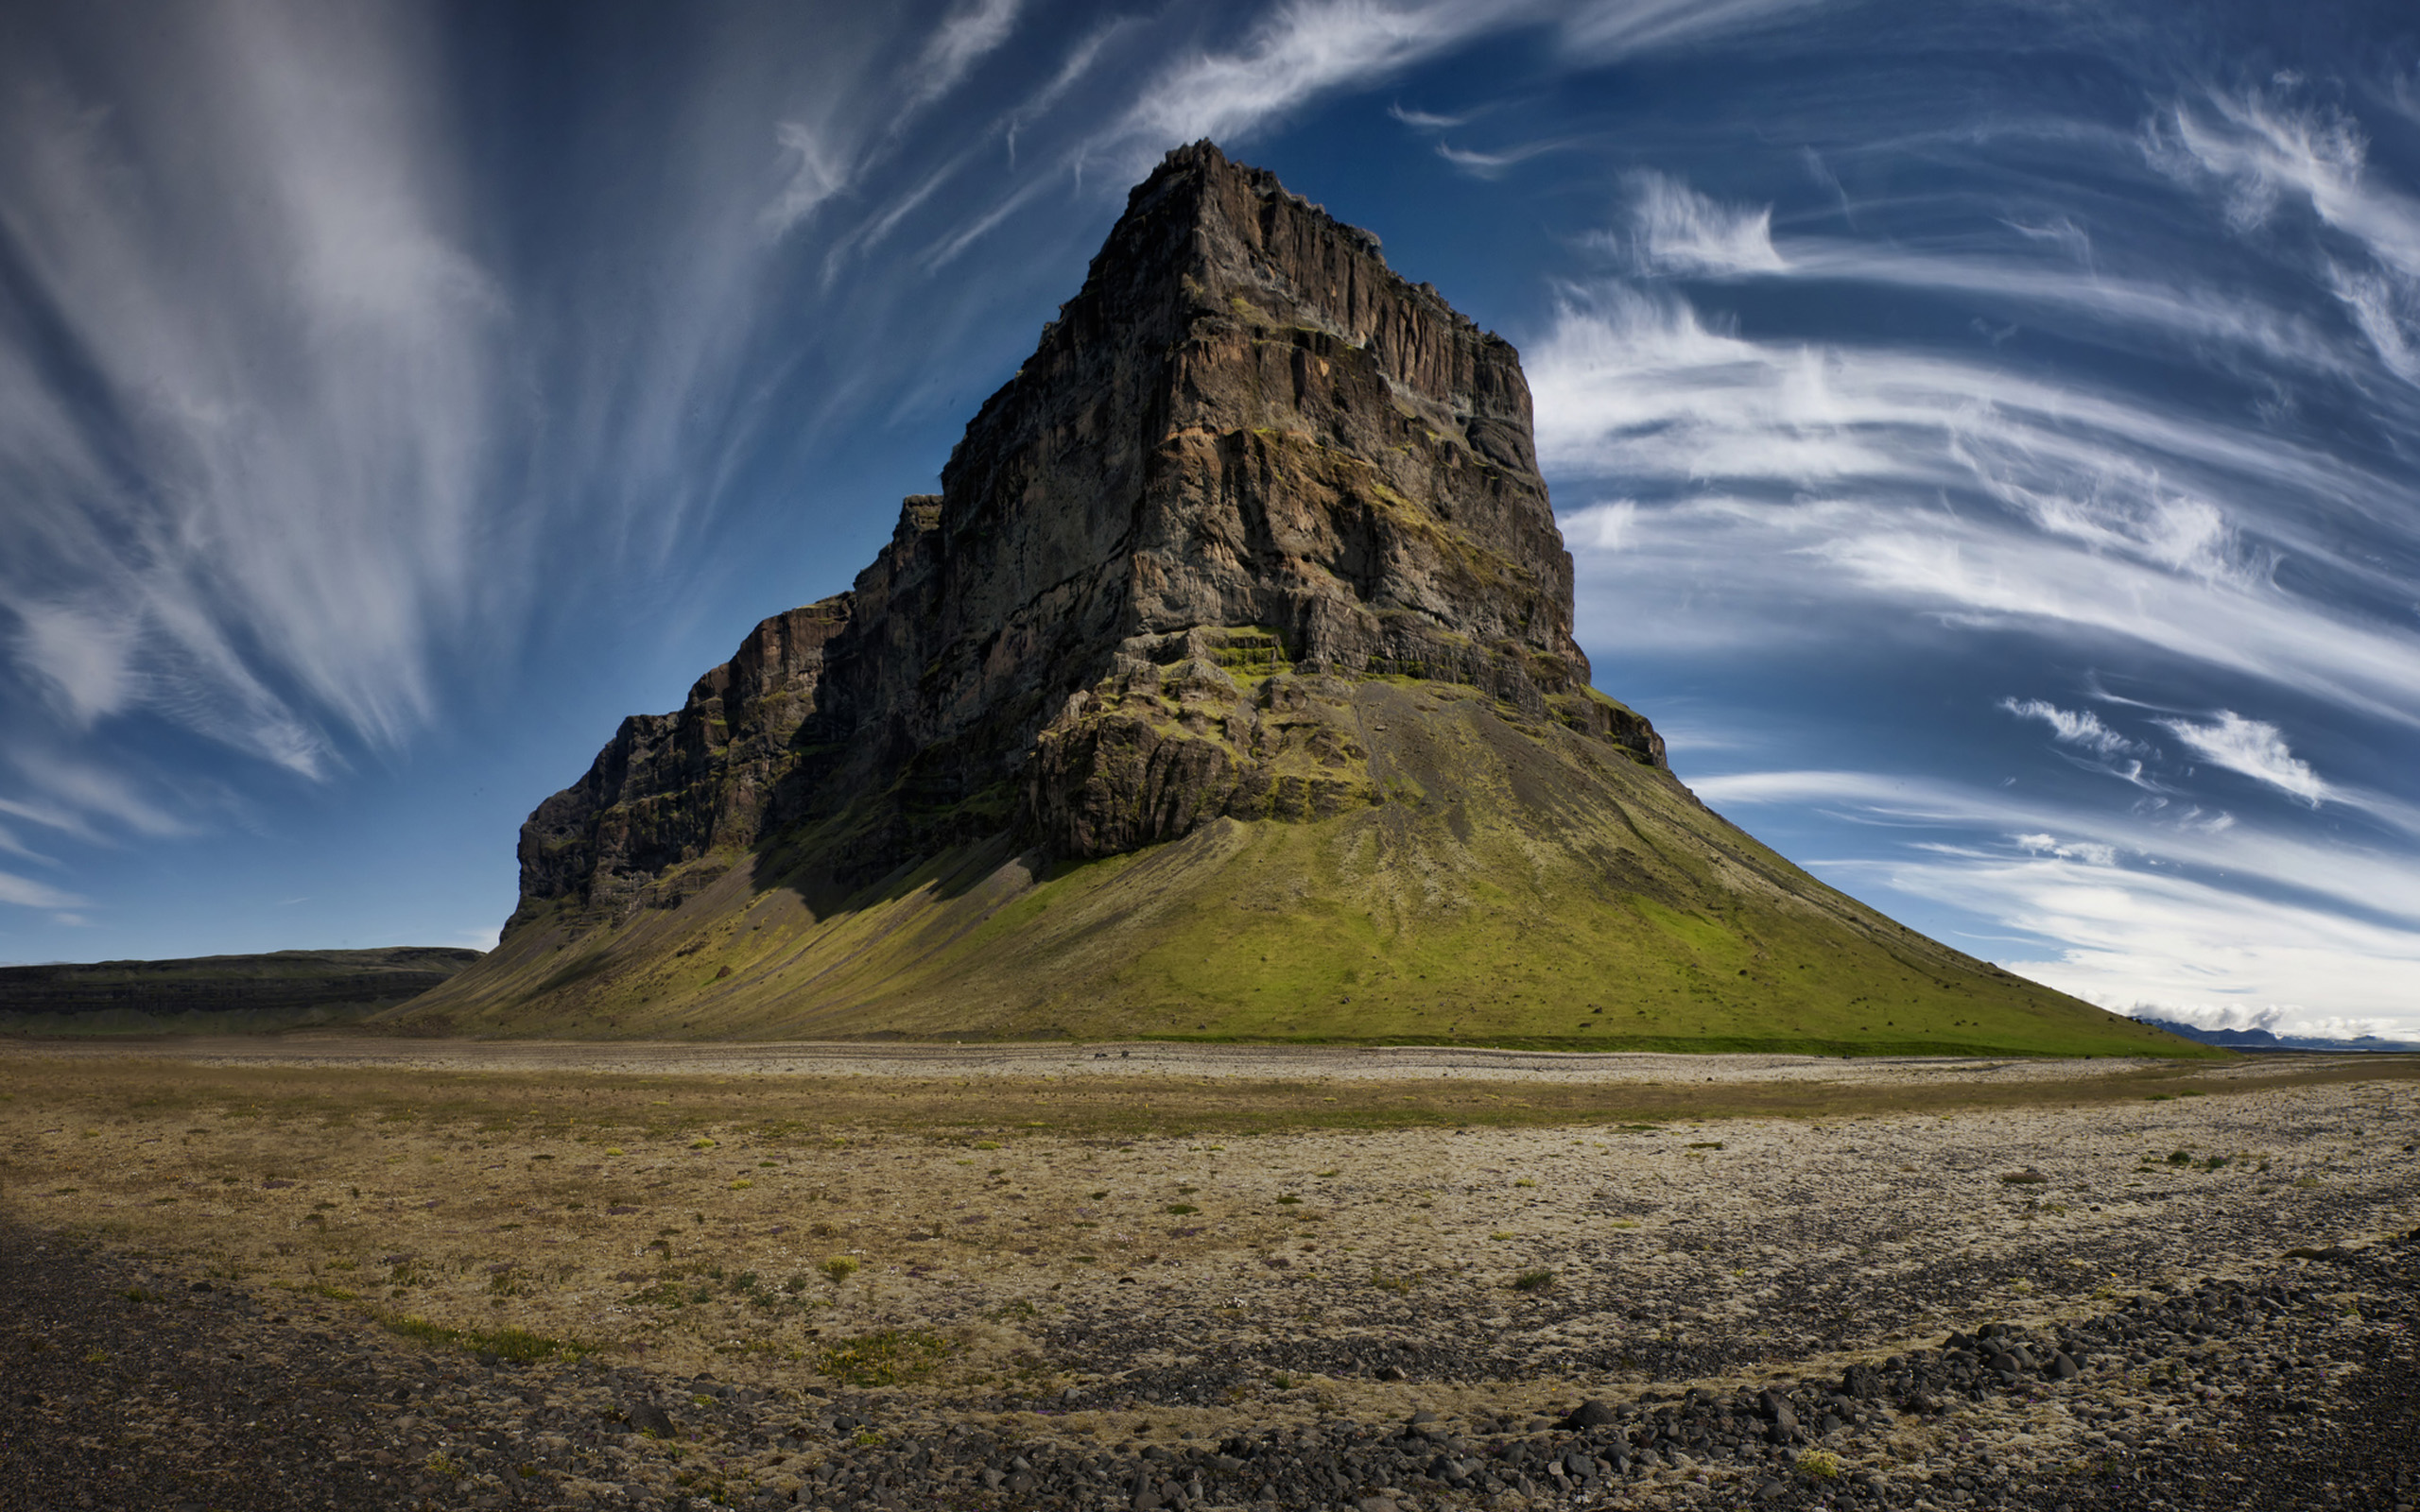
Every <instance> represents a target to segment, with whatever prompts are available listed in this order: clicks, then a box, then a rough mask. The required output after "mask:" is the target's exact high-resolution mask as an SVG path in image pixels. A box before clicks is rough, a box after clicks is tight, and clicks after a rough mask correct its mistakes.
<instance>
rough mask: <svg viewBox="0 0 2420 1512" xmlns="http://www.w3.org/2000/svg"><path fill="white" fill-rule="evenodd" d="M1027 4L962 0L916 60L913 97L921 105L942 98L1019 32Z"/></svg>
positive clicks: (1005, 0) (1022, 0) (1017, 0)
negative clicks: (1014, 33) (1020, 12)
mask: <svg viewBox="0 0 2420 1512" xmlns="http://www.w3.org/2000/svg"><path fill="white" fill-rule="evenodd" d="M1024 5H1025V0H961V3H960V4H959V5H958V6H956V7H954V8H953V9H951V10H950V11H949V13H948V14H947V15H945V16H943V17H942V24H941V26H939V27H938V28H937V29H936V30H935V31H934V32H933V36H932V40H931V41H929V42H927V43H925V50H924V52H923V53H922V54H921V55H920V56H919V57H918V58H917V60H916V69H915V74H914V84H913V88H912V89H911V90H910V91H909V97H910V98H911V99H912V100H914V101H915V102H916V103H918V104H923V103H925V102H926V101H929V100H934V99H938V98H940V97H941V96H942V95H943V94H948V93H949V92H950V91H951V90H953V89H956V88H957V87H958V84H959V80H960V79H962V78H964V77H966V76H967V73H968V71H969V70H971V69H973V68H974V66H975V65H976V64H977V63H978V62H980V61H982V60H983V59H985V58H986V57H988V56H990V55H991V54H992V53H993V52H994V51H996V50H997V49H998V48H999V46H1000V44H1001V43H1005V42H1007V41H1008V40H1009V33H1010V32H1011V31H1013V30H1014V29H1015V28H1016V24H1017V13H1018V12H1019V11H1020V10H1022V9H1024Z"/></svg>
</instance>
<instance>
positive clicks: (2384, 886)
mask: <svg viewBox="0 0 2420 1512" xmlns="http://www.w3.org/2000/svg"><path fill="white" fill-rule="evenodd" d="M1689 786H1690V788H1691V789H1692V790H1693V791H1694V792H1696V793H1697V795H1698V796H1699V797H1700V798H1702V799H1704V800H1705V801H1706V802H1707V803H1709V804H1712V805H1714V806H1716V807H1721V806H1723V805H1725V804H1740V805H1756V806H1762V805H1789V806H1795V807H1806V808H1813V809H1817V810H1819V811H1821V812H1824V813H1827V814H1833V815H1836V816H1841V817H1843V818H1849V819H1854V820H1858V821H1860V822H1864V823H1869V824H1875V825H1881V826H1891V827H1898V828H1910V829H1927V828H1942V829H1949V830H1953V831H1962V832H1968V833H1978V832H1979V833H1990V834H1996V835H2008V834H2019V835H2056V836H2060V837H2061V838H2060V839H2059V840H2058V842H2057V843H2059V844H2063V845H2066V846H2069V847H2071V848H2072V847H2075V846H2078V845H2088V846H2104V847H2107V848H2109V850H2110V851H2112V852H2113V853H2114V854H2122V855H2129V856H2139V857H2143V858H2145V861H2146V864H2147V865H2151V866H2154V867H2162V868H2177V867H2183V868H2192V869H2193V870H2195V871H2196V872H2199V873H2204V874H2206V875H2209V876H2217V875H2219V874H2221V873H2223V874H2225V875H2226V876H2227V877H2229V878H2231V879H2233V885H2235V886H2236V887H2238V888H2242V889H2246V892H2244V893H2243V894H2241V895H2239V900H2238V905H2239V906H2245V907H2246V908H2247V912H2252V911H2256V910H2257V909H2258V908H2264V907H2266V906H2268V904H2267V903H2265V902H2262V903H2258V904H2244V903H2242V902H2241V898H2242V897H2248V896H2250V895H2251V894H2253V893H2256V892H2257V893H2269V894H2279V893H2286V892H2290V893H2294V894H2298V895H2301V896H2302V897H2305V898H2307V899H2310V900H2317V901H2323V902H2327V903H2329V904H2330V905H2331V906H2334V907H2337V908H2340V909H2342V910H2344V911H2346V912H2347V913H2348V914H2359V915H2361V916H2381V917H2387V918H2391V919H2396V920H2399V921H2400V923H2399V925H2398V927H2409V928H2413V929H2420V869H2416V868H2413V866H2412V865H2411V861H2410V859H2409V857H2407V856H2405V855H2403V854H2401V853H2400V852H2397V851H2388V850H2384V849H2379V848H2376V847H2366V846H2363V845H2362V844H2360V843H2359V841H2358V840H2357V839H2354V838H2352V837H2349V836H2339V835H2328V834H2306V833H2300V832H2296V831H2287V830H2280V829H2277V828H2275V827H2273V826H2272V825H2269V824H2266V823H2257V822H2254V821H2250V820H2240V819H2237V818H2235V817H2234V816H2221V815H2218V814H2214V813H2212V812H2210V811H2208V810H2205V809H2202V808H2200V807H2198V806H2193V805H2186V806H2182V807H2180V806H2179V805H2178V804H2176V803H2174V802H2171V801H2164V800H2162V799H2146V800H2144V801H2143V802H2142V803H2141V804H2140V805H2139V806H2138V807H2137V808H2135V809H2131V810H2127V811H2123V812H2115V813H2112V812H2102V811H2098V810H2091V809H2083V808H2076V807H2070V806H2067V805H2065V804H2061V803H2058V802H2055V801H2053V800H2051V799H2046V798H2042V797H2037V796H2035V795H2032V794H2030V793H2028V792H2026V791H2025V790H2023V789H2009V788H1993V789H1989V790H1981V789H1976V788H1971V787H1967V786H1965V785H1963V784H1962V783H1958V782H1946V781H1944V780H1941V779H1938V778H1931V777H1922V776H1907V775H1898V774H1893V773H1884V772H1862V771H1841V770H1782V771H1752V772H1735V773H1726V774H1721V775H1718V776H1713V777H1693V778H1691V779H1690V780H1689ZM2081 853H2082V852H2079V854H2081ZM1843 864H1846V863H1843ZM1877 864H1879V863H1877Z"/></svg>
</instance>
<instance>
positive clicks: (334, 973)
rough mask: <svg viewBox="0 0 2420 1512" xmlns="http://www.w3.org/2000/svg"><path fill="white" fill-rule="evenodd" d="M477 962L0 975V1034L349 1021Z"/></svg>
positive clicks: (247, 961)
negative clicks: (6, 1030) (1, 1030)
mask: <svg viewBox="0 0 2420 1512" xmlns="http://www.w3.org/2000/svg"><path fill="white" fill-rule="evenodd" d="M478 958H479V953H478V952H477V951H473V950H458V949H455V948H452V947H448V946H441V945H390V946H385V947H381V948H375V949H369V950H337V951H275V952H271V953H269V954H264V955H201V956H193V957H189V958H185V959H182V960H164V961H95V962H90V963H86V964H52V965H44V966H8V967H0V1029H11V1030H19V1031H27V1030H30V1031H34V1032H41V1031H44V1030H50V1031H64V1032H69V1033H78V1034H95V1033H112V1032H114V1033H134V1032H142V1031H146V1030H162V1029H169V1030H182V1031H187V1032H190V1031H195V1030H207V1031H213V1032H234V1031H250V1030H258V1029H271V1028H292V1027H297V1026H301V1025H303V1024H307V1023H333V1022H353V1021H357V1020H359V1019H362V1018H366V1017H368V1016H369V1015H370V1014H372V1013H373V1012H376V1011H378V1010H379V1009H382V1008H390V1007H394V1006H396V1005H399V1004H403V1003H407V1002H409V1001H410V1000H411V999H413V998H415V997H418V996H419V995H420V994H422V993H423V992H425V991H427V990H428V989H429V988H433V987H436V986H437V985H438V984H440V983H441V982H443V981H445V980H446V979H447V978H449V977H451V976H453V975H454V973H456V972H457V971H461V970H462V969H463V968H464V967H466V966H468V965H470V964H471V963H472V962H474V961H475V960H477V959H478Z"/></svg>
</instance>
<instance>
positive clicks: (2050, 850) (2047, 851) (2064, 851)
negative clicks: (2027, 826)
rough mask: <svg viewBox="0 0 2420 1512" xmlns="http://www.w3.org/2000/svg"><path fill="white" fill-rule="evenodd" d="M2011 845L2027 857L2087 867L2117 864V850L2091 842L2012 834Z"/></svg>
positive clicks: (2046, 835)
mask: <svg viewBox="0 0 2420 1512" xmlns="http://www.w3.org/2000/svg"><path fill="white" fill-rule="evenodd" d="M2009 840H2010V842H2011V843H2012V844H2014V846H2016V848H2017V849H2018V850H2020V851H2024V852H2025V853H2026V854H2028V855H2037V856H2055V857H2057V858H2058V859H2059V860H2061V861H2078V862H2082V863H2083V865H2085V866H2088V867H2114V866H2116V865H2117V864H2118V848H2117V847H2116V846H2114V845H2101V844H2099V843H2097V842H2095V841H2091V840H2074V841H2061V840H2060V839H2059V838H2058V837H2057V836H2056V835H2050V834H2013V835H2011V836H2009Z"/></svg>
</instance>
